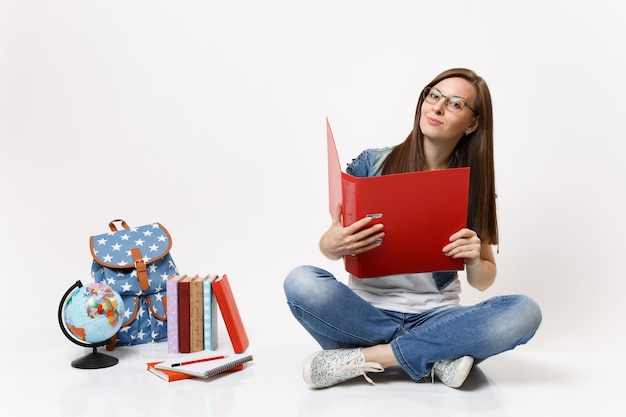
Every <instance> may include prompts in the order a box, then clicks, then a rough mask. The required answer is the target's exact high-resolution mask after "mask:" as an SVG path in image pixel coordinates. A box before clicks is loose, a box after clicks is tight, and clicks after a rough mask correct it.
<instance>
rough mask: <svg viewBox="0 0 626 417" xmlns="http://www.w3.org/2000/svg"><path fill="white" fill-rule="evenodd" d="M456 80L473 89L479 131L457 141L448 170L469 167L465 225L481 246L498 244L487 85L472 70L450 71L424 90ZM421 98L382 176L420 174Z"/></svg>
mask: <svg viewBox="0 0 626 417" xmlns="http://www.w3.org/2000/svg"><path fill="white" fill-rule="evenodd" d="M452 77H459V78H463V79H465V80H467V81H469V82H470V83H471V84H472V85H473V86H474V88H475V89H476V98H475V101H474V106H473V107H474V110H475V115H476V117H477V118H478V128H477V129H476V130H475V131H474V132H472V133H470V134H469V135H465V136H463V137H462V138H461V140H459V143H458V144H457V146H456V148H455V149H454V151H453V155H452V160H451V162H450V168H459V167H470V168H471V170H470V189H469V204H468V210H467V226H468V227H469V228H470V229H472V230H474V231H476V233H477V234H478V236H479V237H480V239H481V240H482V241H483V242H484V243H490V244H492V245H497V244H498V243H499V239H498V219H497V216H496V190H495V173H494V161H493V114H492V106H491V94H490V93H489V88H488V87H487V83H486V82H485V80H483V79H482V77H480V76H478V75H477V74H476V73H475V72H474V71H472V70H469V69H466V68H453V69H449V70H447V71H444V72H442V73H441V74H439V75H438V76H436V77H435V78H434V79H433V80H432V81H431V82H430V83H428V85H427V86H426V87H432V86H434V85H436V84H437V83H439V82H440V81H442V80H444V79H446V78H452ZM423 102H424V98H423V96H422V94H421V92H420V96H419V99H418V101H417V109H416V110H415V120H414V125H413V130H412V131H411V133H409V136H408V137H407V138H406V139H405V140H404V142H402V143H401V144H399V145H398V146H397V147H396V148H395V149H394V150H393V151H392V152H391V153H390V154H389V156H388V157H387V159H386V160H385V164H384V165H383V170H382V174H383V175H386V174H397V173H402V172H414V171H423V170H424V167H425V156H424V135H423V133H422V131H421V129H420V127H419V120H420V114H421V110H422V103H423Z"/></svg>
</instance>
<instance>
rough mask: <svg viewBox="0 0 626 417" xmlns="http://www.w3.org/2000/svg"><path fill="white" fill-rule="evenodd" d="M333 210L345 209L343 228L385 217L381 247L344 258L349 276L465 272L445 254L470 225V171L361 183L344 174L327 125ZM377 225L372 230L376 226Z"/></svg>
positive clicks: (366, 179) (381, 178)
mask: <svg viewBox="0 0 626 417" xmlns="http://www.w3.org/2000/svg"><path fill="white" fill-rule="evenodd" d="M326 133H327V146H328V189H329V209H330V211H331V214H332V212H333V211H334V207H336V205H337V204H338V203H340V202H341V204H342V213H343V224H344V226H348V225H350V224H352V223H354V222H355V221H357V220H359V219H362V218H363V217H365V216H366V215H378V214H382V217H380V219H376V220H374V222H381V223H383V224H384V225H385V228H384V232H385V237H384V238H383V244H382V245H381V246H379V247H378V248H376V249H372V250H371V251H368V252H364V253H361V254H357V255H355V256H350V255H348V256H345V257H344V264H345V268H346V271H348V272H349V273H351V274H353V275H354V276H356V277H359V278H373V277H378V276H384V275H393V274H403V273H418V272H433V271H452V270H462V269H463V268H464V262H463V260H462V259H453V258H450V257H448V256H446V255H444V254H443V252H442V251H441V250H442V249H443V247H444V246H445V245H447V244H448V243H449V240H448V239H449V238H450V236H451V235H452V234H454V233H455V232H457V231H459V230H461V229H462V228H464V227H465V225H466V222H467V200H468V193H469V174H470V169H469V168H451V169H443V170H433V171H421V172H410V173H404V174H391V175H384V176H376V177H364V178H357V177H354V176H352V175H349V174H346V173H345V172H343V171H342V170H341V165H340V163H339V156H338V154H337V147H336V145H335V140H334V138H333V133H332V130H331V128H330V123H329V122H328V119H327V120H326ZM374 222H372V223H370V224H374Z"/></svg>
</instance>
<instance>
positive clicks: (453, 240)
mask: <svg viewBox="0 0 626 417" xmlns="http://www.w3.org/2000/svg"><path fill="white" fill-rule="evenodd" d="M480 248H481V241H480V238H479V237H478V235H477V234H476V232H475V231H473V230H470V229H461V230H459V231H458V232H456V233H455V234H453V235H452V236H450V243H449V244H448V245H446V246H445V247H444V248H443V252H444V253H445V254H446V255H447V256H451V257H453V258H463V260H464V261H465V265H467V266H468V267H472V266H475V265H477V264H478V263H479V262H480Z"/></svg>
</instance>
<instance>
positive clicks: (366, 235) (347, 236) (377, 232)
mask: <svg viewBox="0 0 626 417" xmlns="http://www.w3.org/2000/svg"><path fill="white" fill-rule="evenodd" d="M372 220H373V219H372V218H371V217H364V218H362V219H360V220H358V221H356V222H354V223H352V224H351V225H350V226H346V227H343V224H342V223H341V204H338V205H337V207H336V208H335V212H334V213H333V216H332V223H331V225H330V227H329V228H328V230H327V231H326V232H325V233H324V234H323V235H322V237H321V238H320V250H321V251H322V253H323V254H324V255H325V256H326V257H327V258H329V259H333V260H334V259H340V258H342V257H343V256H345V255H356V254H359V253H363V252H366V251H368V250H372V249H374V248H377V247H378V246H380V245H381V244H382V239H383V236H384V235H385V232H383V231H382V230H383V225H382V224H381V223H377V224H374V225H371V226H368V224H369V223H370V222H371V221H372Z"/></svg>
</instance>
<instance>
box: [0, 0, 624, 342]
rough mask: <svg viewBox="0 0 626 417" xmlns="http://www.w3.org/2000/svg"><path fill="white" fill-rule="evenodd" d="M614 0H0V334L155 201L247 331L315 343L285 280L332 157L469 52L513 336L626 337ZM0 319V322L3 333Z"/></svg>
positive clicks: (36, 308) (45, 306)
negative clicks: (486, 90)
mask: <svg viewBox="0 0 626 417" xmlns="http://www.w3.org/2000/svg"><path fill="white" fill-rule="evenodd" d="M619 7H620V6H618V2H612V1H608V0H606V1H604V0H597V1H593V2H591V1H578V0H575V1H570V2H556V1H526V2H522V3H510V2H500V1H496V0H492V1H473V2H468V1H457V0H449V1H447V2H443V3H442V2H428V3H427V2H417V1H408V0H407V1H386V2H381V1H364V0H360V1H328V0H318V1H314V2H313V1H311V2H304V1H286V0H284V1H280V0H270V1H251V0H246V1H228V2H215V1H162V0H150V1H145V0H140V1H139V0H138V1H34V0H31V1H21V0H19V1H18V0H2V1H1V2H0V144H1V147H0V198H1V206H0V207H1V208H0V214H1V215H0V266H1V271H2V272H1V274H2V277H1V279H2V281H3V284H4V286H3V289H4V292H3V300H4V301H3V303H2V307H0V308H2V310H3V313H4V314H3V317H5V318H6V317H10V319H9V320H8V322H7V321H6V320H5V321H4V323H3V326H4V332H3V333H4V335H5V337H3V343H2V344H1V346H2V347H1V348H0V349H3V350H7V349H14V348H15V349H41V348H45V347H46V346H47V345H49V344H56V345H59V346H64V347H67V349H76V346H74V347H72V346H73V345H71V344H70V343H69V342H68V341H67V340H65V339H64V336H63V335H62V334H61V332H60V330H59V329H58V325H57V323H56V309H57V307H58V303H59V300H60V298H61V296H62V294H63V293H64V292H65V290H66V289H67V288H68V287H69V286H70V285H72V284H73V283H74V282H75V281H76V280H82V281H83V282H89V281H90V275H89V270H90V265H91V258H90V254H89V250H88V239H89V236H91V235H93V234H100V233H104V232H106V231H107V230H108V229H107V224H108V222H109V221H111V220H113V219H117V218H123V219H125V220H126V221H127V222H128V223H129V224H131V225H137V226H138V225H142V224H145V223H150V222H153V221H158V222H161V223H162V224H163V225H165V226H166V227H167V228H168V230H169V231H170V233H171V234H172V236H173V240H174V245H173V248H172V255H173V257H174V260H175V261H176V263H177V265H178V267H179V269H180V270H181V272H182V273H187V274H196V273H199V274H205V273H217V274H223V273H226V274H228V276H229V278H230V279H231V282H232V286H233V290H234V292H235V296H236V297H237V299H238V302H239V304H240V308H241V313H242V316H243V318H244V321H246V324H247V326H248V328H249V335H250V338H251V340H252V341H253V342H254V340H256V339H258V338H261V337H264V338H268V337H269V338H271V339H272V340H274V342H273V343H275V344H276V346H281V345H285V344H289V343H294V341H295V343H299V342H305V343H312V344H313V342H312V339H310V338H309V336H308V335H307V334H306V333H305V332H304V331H303V330H302V329H301V328H300V327H299V326H298V325H297V323H296V322H295V320H294V319H293V318H292V317H291V315H290V313H289V311H288V309H287V307H286V304H285V300H284V295H283V291H282V281H283V278H284V276H285V275H286V274H287V272H288V271H289V270H290V269H291V268H293V267H295V266H297V265H300V264H304V263H309V264H315V265H319V266H323V267H327V268H330V269H331V270H332V271H333V272H335V273H337V274H339V275H340V276H343V274H344V272H343V269H342V265H341V263H339V262H335V263H332V262H329V261H326V260H325V259H324V258H323V257H322V256H321V255H320V254H319V252H318V249H317V241H318V238H319V236H320V234H321V233H322V232H323V231H324V230H325V229H326V227H327V226H328V224H329V221H330V218H329V215H328V211H327V183H326V181H327V179H326V159H325V158H326V156H325V155H326V154H325V152H326V148H325V125H324V123H325V121H324V119H325V117H329V119H330V121H331V124H332V126H333V130H334V133H335V138H336V140H337V144H338V150H339V154H340V157H341V159H342V165H345V163H347V162H348V161H349V160H350V159H351V158H353V157H355V156H356V155H357V154H358V153H359V152H360V151H361V150H362V149H364V148H367V147H382V146H388V145H392V144H396V143H399V142H400V141H402V140H403V139H404V138H405V136H406V135H407V133H408V132H409V130H410V128H411V126H412V122H413V115H414V110H415V104H416V102H417V97H418V94H419V92H420V90H421V88H422V87H423V86H424V85H425V84H426V83H427V82H429V81H430V80H431V79H432V78H433V77H434V76H435V75H436V74H438V73H439V72H441V71H443V70H445V69H448V68H450V67H456V66H463V67H469V68H472V69H474V70H475V71H476V72H478V73H479V74H480V75H482V76H483V77H484V78H485V79H486V81H487V82H488V84H489V86H490V88H491V92H492V98H493V102H494V117H495V139H496V145H495V146H496V177H497V189H498V190H497V191H498V195H499V198H498V202H499V220H500V236H501V244H500V254H499V255H497V258H496V260H497V263H498V267H499V274H498V278H497V281H496V283H495V285H494V286H493V287H492V288H490V289H489V290H488V291H486V292H484V293H479V292H477V291H475V290H473V289H471V288H470V287H469V286H468V285H466V284H464V290H465V291H464V295H463V303H464V304H467V303H471V302H474V301H477V300H480V299H482V298H484V297H489V296H493V295H498V294H507V293H524V294H528V295H530V296H532V297H534V298H535V299H536V300H537V301H538V302H539V303H540V305H541V307H542V309H543V313H544V323H543V325H542V327H541V328H540V330H539V332H538V333H537V336H536V338H535V339H533V341H531V343H530V344H529V345H528V346H527V347H525V348H528V349H543V350H552V351H563V350H581V351H608V352H612V351H622V352H623V351H624V348H625V347H626V325H625V324H624V320H623V318H624V316H625V308H624V304H625V303H624V302H623V294H624V291H625V290H626V284H625V282H624V272H623V264H624V261H623V260H624V253H623V252H624V236H625V235H626V220H625V218H624V213H626V187H625V186H624V185H625V184H624V176H625V174H626V172H625V169H624V162H623V158H624V153H625V151H626V145H625V140H626V138H625V137H624V129H623V121H624V119H625V117H626V106H624V98H625V97H626V84H625V83H624V73H625V72H626V62H625V60H626V58H625V54H624V47H623V41H624V39H625V36H626V31H625V30H624V26H623V19H622V18H621V17H620V16H622V14H621V13H620V12H618V9H619ZM7 340H8V342H7Z"/></svg>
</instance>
